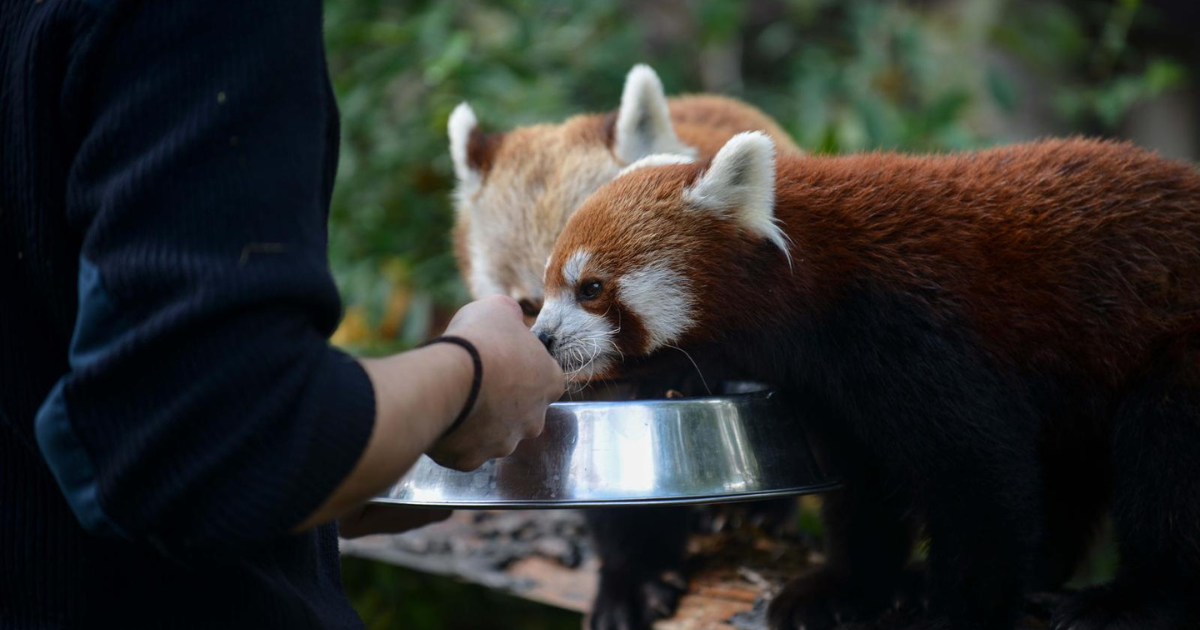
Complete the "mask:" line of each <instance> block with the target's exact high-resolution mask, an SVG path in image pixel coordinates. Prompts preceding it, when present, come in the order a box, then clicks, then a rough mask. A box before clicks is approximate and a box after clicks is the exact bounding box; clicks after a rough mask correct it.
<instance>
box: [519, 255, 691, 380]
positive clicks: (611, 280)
mask: <svg viewBox="0 0 1200 630" xmlns="http://www.w3.org/2000/svg"><path fill="white" fill-rule="evenodd" d="M556 258H558V257H556ZM561 258H562V259H563V260H564V262H563V263H562V264H561V266H560V267H558V268H554V269H549V270H548V271H547V279H548V282H547V286H546V302H545V304H544V305H543V307H542V310H541V313H539V314H538V318H537V321H536V322H534V325H533V332H534V334H535V335H537V336H538V338H539V339H541V340H542V343H543V344H545V345H546V348H547V350H549V351H550V353H551V354H552V355H553V356H554V358H555V360H557V361H558V363H559V365H560V366H562V368H563V371H564V372H566V373H567V375H568V377H570V378H571V379H572V380H576V381H589V380H595V379H604V378H611V377H614V376H616V375H618V374H619V373H620V368H621V364H622V362H623V361H624V360H625V359H626V358H632V357H641V356H646V355H649V354H652V353H653V352H655V351H657V350H658V349H660V348H662V347H664V346H669V345H671V344H673V343H675V342H677V340H678V339H679V337H680V336H681V335H682V334H684V333H685V332H686V331H687V330H688V329H689V328H690V327H691V325H692V323H693V320H692V316H693V310H694V308H695V302H694V297H693V295H694V294H693V291H692V287H691V282H690V280H689V279H688V277H687V276H686V274H685V273H683V271H682V270H679V269H675V268H673V266H672V265H671V263H670V262H669V260H667V259H659V260H646V261H643V262H632V263H631V264H617V262H616V261H612V260H611V259H608V260H606V257H605V256H604V255H603V254H597V253H596V252H593V251H589V250H588V249H585V248H579V249H576V250H574V251H572V252H569V253H567V254H566V255H565V256H562V257H561ZM553 260H554V259H552V264H553ZM626 262H628V261H626Z"/></svg>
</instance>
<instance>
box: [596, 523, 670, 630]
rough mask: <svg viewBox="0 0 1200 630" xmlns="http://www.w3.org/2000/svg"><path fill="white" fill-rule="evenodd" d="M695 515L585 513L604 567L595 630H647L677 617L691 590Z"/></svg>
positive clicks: (597, 602) (597, 594) (601, 570)
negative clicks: (687, 569) (688, 574)
mask: <svg viewBox="0 0 1200 630" xmlns="http://www.w3.org/2000/svg"><path fill="white" fill-rule="evenodd" d="M693 512H694V510H693V508H689V507H687V506H656V507H641V508H634V507H625V508H621V507H618V508H611V509H591V510H585V511H584V516H585V518H586V519H587V523H588V529H589V532H590V534H591V537H592V542H593V544H594V545H595V546H596V555H598V556H599V557H600V564H601V566H600V585H599V590H598V592H597V593H596V599H595V601H594V602H593V603H592V612H591V615H590V616H589V617H588V627H589V628H590V629H591V630H644V629H648V628H650V626H651V624H653V623H654V622H655V621H656V620H658V619H661V618H664V617H670V616H671V615H673V614H674V613H675V607H676V605H677V604H678V600H679V597H680V596H682V595H683V591H684V589H685V588H686V587H687V583H686V581H685V577H684V575H683V569H684V567H683V565H684V551H685V547H686V544H687V538H688V532H689V530H690V528H689V524H690V523H691V520H692V516H693Z"/></svg>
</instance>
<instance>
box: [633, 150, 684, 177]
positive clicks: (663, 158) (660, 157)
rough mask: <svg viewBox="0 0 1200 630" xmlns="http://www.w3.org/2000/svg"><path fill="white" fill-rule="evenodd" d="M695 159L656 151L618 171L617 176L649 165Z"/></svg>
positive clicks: (681, 162) (679, 162)
mask: <svg viewBox="0 0 1200 630" xmlns="http://www.w3.org/2000/svg"><path fill="white" fill-rule="evenodd" d="M695 161H696V160H695V159H694V158H692V157H691V156H688V155H675V154H674V153H655V154H654V155H647V156H646V157H644V158H642V159H640V160H638V161H636V162H634V163H633V164H630V165H629V166H626V167H625V168H623V169H621V172H620V173H617V177H620V176H622V175H627V174H629V173H630V172H631V171H636V170H638V169H639V168H646V167H648V166H666V165H668V164H692V163H694V162H695Z"/></svg>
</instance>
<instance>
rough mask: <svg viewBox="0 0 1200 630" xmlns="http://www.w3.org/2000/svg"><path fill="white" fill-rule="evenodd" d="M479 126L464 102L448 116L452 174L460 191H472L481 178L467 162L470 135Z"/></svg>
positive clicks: (473, 114) (472, 112)
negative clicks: (452, 162) (456, 179)
mask: <svg viewBox="0 0 1200 630" xmlns="http://www.w3.org/2000/svg"><path fill="white" fill-rule="evenodd" d="M478 125H479V122H478V120H476V118H475V112H474V111H473V110H472V109H471V106H470V105H468V104H466V103H465V102H463V103H459V104H458V107H455V108H454V111H453V112H452V113H451V114H450V124H449V125H447V127H448V128H449V132H450V158H451V159H452V160H453V161H454V174H455V175H457V176H458V184H459V187H460V189H468V190H473V189H474V188H477V187H478V186H479V183H480V181H481V177H480V174H479V171H478V170H477V169H474V168H472V167H471V163H470V161H469V160H468V156H467V148H468V146H469V145H470V143H471V134H472V133H474V132H475V128H476V127H477V126H478Z"/></svg>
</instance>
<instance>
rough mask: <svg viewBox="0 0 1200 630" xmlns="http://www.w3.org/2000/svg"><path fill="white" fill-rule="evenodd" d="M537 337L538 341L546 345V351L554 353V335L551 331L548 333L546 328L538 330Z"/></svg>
mask: <svg viewBox="0 0 1200 630" xmlns="http://www.w3.org/2000/svg"><path fill="white" fill-rule="evenodd" d="M537 338H538V341H541V342H542V345H543V346H546V352H549V353H550V354H554V337H553V336H551V335H550V333H547V332H546V331H544V330H539V331H538V332H537Z"/></svg>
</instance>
